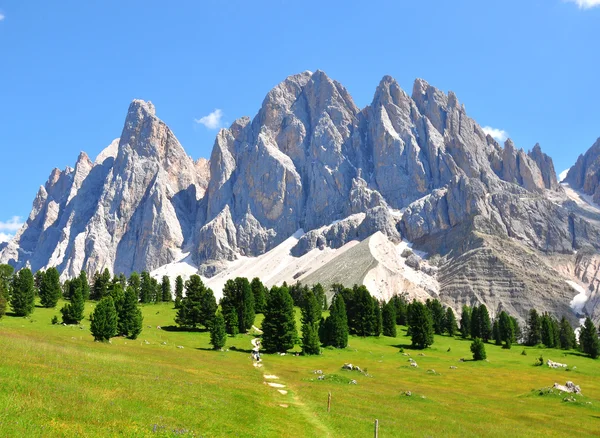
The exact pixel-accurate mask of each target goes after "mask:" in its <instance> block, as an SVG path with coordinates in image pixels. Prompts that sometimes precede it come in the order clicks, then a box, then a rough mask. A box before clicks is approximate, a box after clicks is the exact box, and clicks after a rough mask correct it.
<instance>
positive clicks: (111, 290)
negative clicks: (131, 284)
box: [106, 280, 125, 316]
mask: <svg viewBox="0 0 600 438" xmlns="http://www.w3.org/2000/svg"><path fill="white" fill-rule="evenodd" d="M106 296H109V297H111V298H112V299H113V304H114V306H115V310H116V311H117V316H119V315H121V311H122V310H123V304H124V303H125V291H124V290H123V286H121V282H119V281H118V280H117V281H114V282H112V283H111V284H110V285H109V286H108V291H107V294H106Z"/></svg>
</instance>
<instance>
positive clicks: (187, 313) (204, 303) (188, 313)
mask: <svg viewBox="0 0 600 438" xmlns="http://www.w3.org/2000/svg"><path fill="white" fill-rule="evenodd" d="M216 311H217V301H216V299H215V295H214V294H213V291H212V290H211V289H208V288H206V286H205V285H204V283H203V282H202V279H201V278H200V276H199V275H192V276H191V277H190V279H189V280H188V281H186V282H185V297H184V298H183V300H182V301H181V305H180V307H179V310H178V311H177V317H176V318H175V322H176V323H177V324H178V325H179V326H181V327H187V328H195V327H197V326H198V325H203V326H204V327H206V328H210V324H211V323H212V320H213V319H214V317H215V313H216Z"/></svg>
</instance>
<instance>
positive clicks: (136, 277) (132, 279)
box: [127, 272, 142, 299]
mask: <svg viewBox="0 0 600 438" xmlns="http://www.w3.org/2000/svg"><path fill="white" fill-rule="evenodd" d="M127 285H128V286H130V287H131V288H133V291H134V292H135V293H136V294H137V296H138V299H139V297H140V296H141V295H142V280H141V279H140V274H138V273H137V272H132V273H131V275H130V276H129V280H128V281H127Z"/></svg>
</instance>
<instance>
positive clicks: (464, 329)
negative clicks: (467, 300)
mask: <svg viewBox="0 0 600 438" xmlns="http://www.w3.org/2000/svg"><path fill="white" fill-rule="evenodd" d="M460 335H461V336H462V337H463V338H464V339H466V338H468V337H469V336H470V335H471V308H470V307H469V306H467V305H464V306H463V308H462V314H461V315H460Z"/></svg>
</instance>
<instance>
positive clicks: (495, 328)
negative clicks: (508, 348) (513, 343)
mask: <svg viewBox="0 0 600 438" xmlns="http://www.w3.org/2000/svg"><path fill="white" fill-rule="evenodd" d="M492 338H493V339H494V342H495V344H496V345H502V337H501V336H500V325H499V324H498V319H497V318H496V319H495V320H494V324H493V325H492Z"/></svg>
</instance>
